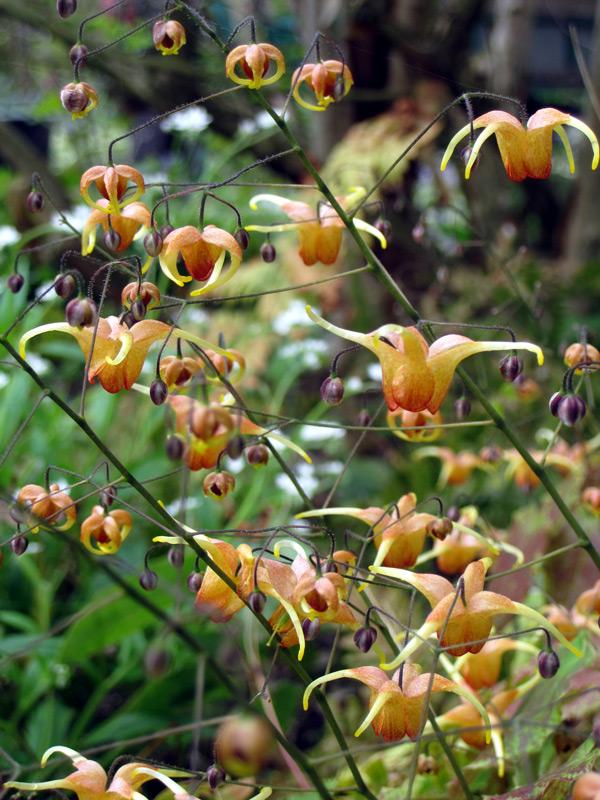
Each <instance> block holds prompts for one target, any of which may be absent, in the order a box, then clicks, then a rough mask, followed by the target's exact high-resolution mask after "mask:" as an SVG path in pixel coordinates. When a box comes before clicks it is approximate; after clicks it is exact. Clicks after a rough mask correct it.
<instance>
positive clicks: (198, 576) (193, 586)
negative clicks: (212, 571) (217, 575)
mask: <svg viewBox="0 0 600 800" xmlns="http://www.w3.org/2000/svg"><path fill="white" fill-rule="evenodd" d="M203 578H204V575H203V574H202V573H201V572H190V574H189V575H188V576H187V587H188V589H189V590H190V592H192V593H193V594H197V593H198V592H199V591H200V587H201V586H202V580H203Z"/></svg>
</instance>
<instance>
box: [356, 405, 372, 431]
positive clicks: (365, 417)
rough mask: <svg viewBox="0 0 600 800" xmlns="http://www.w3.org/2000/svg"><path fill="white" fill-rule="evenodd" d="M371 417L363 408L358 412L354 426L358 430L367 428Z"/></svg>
mask: <svg viewBox="0 0 600 800" xmlns="http://www.w3.org/2000/svg"><path fill="white" fill-rule="evenodd" d="M371 420H372V417H371V415H370V414H369V412H368V411H367V409H366V408H363V410H362V411H359V413H358V417H357V418H356V424H357V425H358V427H359V428H367V427H368V426H369V425H370V424H371Z"/></svg>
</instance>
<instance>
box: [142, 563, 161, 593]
mask: <svg viewBox="0 0 600 800" xmlns="http://www.w3.org/2000/svg"><path fill="white" fill-rule="evenodd" d="M140 586H141V587H142V589H145V590H146V591H147V592H153V591H154V590H155V589H156V587H157V586H158V575H157V574H156V572H154V570H151V569H149V568H148V567H146V569H145V570H144V571H143V572H142V574H141V575H140Z"/></svg>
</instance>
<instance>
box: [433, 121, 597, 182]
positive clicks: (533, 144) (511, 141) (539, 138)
mask: <svg viewBox="0 0 600 800" xmlns="http://www.w3.org/2000/svg"><path fill="white" fill-rule="evenodd" d="M563 125H571V126H572V127H573V128H577V129H578V130H580V131H581V132H582V133H584V134H585V135H586V136H587V138H588V139H589V140H590V143H591V145H592V152H593V159H592V169H596V167H597V166H598V161H599V160H600V148H599V146H598V139H597V138H596V135H595V133H594V132H593V131H592V130H591V128H589V127H588V126H587V125H586V124H585V122H582V121H581V120H579V119H577V118H576V117H572V116H571V115H570V114H565V113H564V111H558V109H556V108H541V109H540V110H539V111H536V113H535V114H534V115H533V116H532V117H530V118H529V120H528V122H527V127H523V125H522V124H521V122H520V121H519V120H518V119H517V118H516V117H514V116H513V115H512V114H508V113H507V112H506V111H490V112H488V113H487V114H483V115H482V116H481V117H477V119H475V120H473V128H475V129H478V128H484V131H483V133H482V134H481V135H480V136H479V137H478V139H477V141H476V142H475V144H474V145H473V148H472V151H471V155H470V157H469V160H468V161H467V166H466V170H465V177H466V178H468V177H469V175H470V173H471V169H472V167H473V164H474V163H475V160H476V159H477V156H478V154H479V151H480V149H481V146H482V145H483V143H484V142H485V141H486V139H489V137H490V136H492V134H495V135H496V142H497V143H498V149H499V150H500V156H501V158H502V161H503V163H504V167H505V169H506V172H507V173H508V177H509V178H510V179H511V180H513V181H522V180H525V178H527V177H529V178H547V177H548V175H549V174H550V170H551V169H552V132H553V131H556V133H557V134H558V135H559V137H560V140H561V141H562V143H563V145H564V146H565V150H566V151H567V158H568V160H569V168H570V170H571V173H573V172H575V163H574V161H573V151H572V150H571V145H570V143H569V140H568V138H567V134H566V133H565V131H564V128H563V127H562V126H563ZM470 132H471V125H470V124H468V125H465V127H464V128H461V130H460V131H458V133H457V134H455V136H453V137H452V139H451V140H450V143H449V145H448V147H447V148H446V152H445V153H444V157H443V159H442V166H441V169H442V171H443V170H444V169H446V165H447V163H448V161H449V160H450V156H451V155H452V153H453V151H454V148H455V147H456V145H457V144H458V142H460V140H461V139H463V138H464V137H465V136H466V135H467V134H469V133H470Z"/></svg>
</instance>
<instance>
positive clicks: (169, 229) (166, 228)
mask: <svg viewBox="0 0 600 800" xmlns="http://www.w3.org/2000/svg"><path fill="white" fill-rule="evenodd" d="M174 230H175V228H174V227H173V226H172V225H171V223H170V222H166V223H165V224H164V225H163V226H162V228H161V229H160V230H159V233H160V235H161V238H163V239H166V238H167V236H168V235H169V234H170V233H173V231H174Z"/></svg>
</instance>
